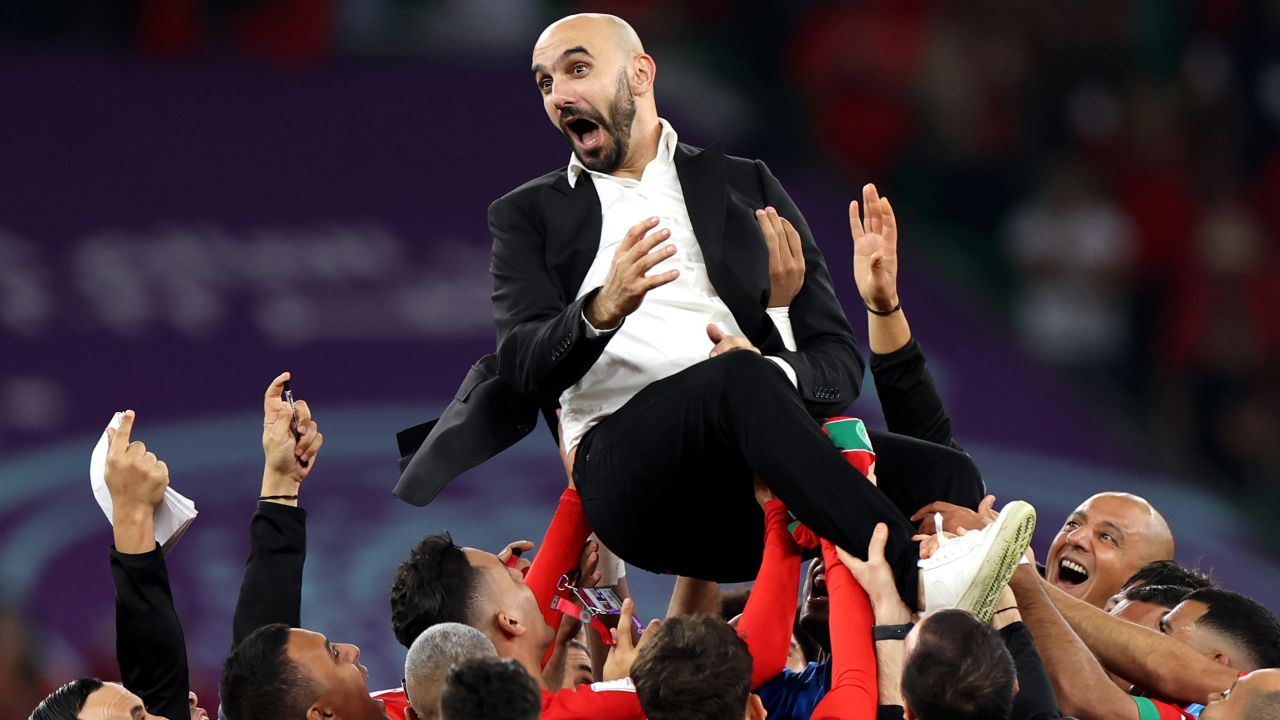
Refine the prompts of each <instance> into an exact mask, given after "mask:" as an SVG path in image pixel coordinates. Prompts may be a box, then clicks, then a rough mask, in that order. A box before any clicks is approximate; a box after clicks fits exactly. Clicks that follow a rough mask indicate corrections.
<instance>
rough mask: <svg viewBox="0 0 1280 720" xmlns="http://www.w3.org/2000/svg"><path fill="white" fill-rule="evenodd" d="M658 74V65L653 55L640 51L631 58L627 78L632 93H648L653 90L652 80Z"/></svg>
mask: <svg viewBox="0 0 1280 720" xmlns="http://www.w3.org/2000/svg"><path fill="white" fill-rule="evenodd" d="M657 75H658V66H657V64H656V63H654V61H653V57H651V56H649V55H646V54H645V53H640V54H638V55H636V56H634V57H632V58H631V71H630V73H629V75H628V78H627V79H628V80H629V81H630V83H631V94H632V95H648V94H649V93H652V92H653V80H654V78H655V77H657Z"/></svg>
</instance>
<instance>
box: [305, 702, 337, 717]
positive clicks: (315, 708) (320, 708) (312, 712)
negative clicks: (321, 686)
mask: <svg viewBox="0 0 1280 720" xmlns="http://www.w3.org/2000/svg"><path fill="white" fill-rule="evenodd" d="M333 715H334V713H333V709H332V708H330V707H329V706H328V705H322V704H321V701H320V700H317V701H315V702H314V703H312V704H311V707H309V708H307V720H333Z"/></svg>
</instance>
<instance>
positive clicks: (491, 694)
mask: <svg viewBox="0 0 1280 720" xmlns="http://www.w3.org/2000/svg"><path fill="white" fill-rule="evenodd" d="M541 714H542V693H541V691H539V690H538V684H537V683H536V682H534V680H533V678H532V677H530V676H529V673H528V671H526V670H525V669H524V668H523V667H522V666H521V665H520V663H518V662H516V661H515V660H512V659H510V658H507V659H503V658H477V659H474V660H467V661H466V662H462V663H459V664H457V665H455V666H454V667H453V669H452V670H450V671H449V677H448V679H447V680H446V681H445V686H444V694H443V695H441V696H440V715H441V718H442V720H538V717H539V716H540V715H541Z"/></svg>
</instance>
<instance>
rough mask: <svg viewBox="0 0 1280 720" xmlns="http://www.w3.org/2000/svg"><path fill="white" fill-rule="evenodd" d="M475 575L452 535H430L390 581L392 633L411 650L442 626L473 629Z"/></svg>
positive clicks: (411, 551)
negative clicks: (421, 637)
mask: <svg viewBox="0 0 1280 720" xmlns="http://www.w3.org/2000/svg"><path fill="white" fill-rule="evenodd" d="M475 585H476V572H475V568H473V567H471V563H470V562H468V561H467V556H466V555H465V554H464V553H463V552H462V548H460V547H458V546H457V545H454V544H453V538H452V537H450V536H449V533H447V532H442V533H438V534H435V535H427V536H426V537H424V538H422V540H421V541H419V542H418V544H417V545H416V546H415V547H414V548H413V549H412V550H410V551H409V557H407V558H405V560H404V562H402V563H400V567H399V568H398V569H397V570H396V576H395V579H394V580H392V581H391V629H392V630H394V631H395V634H396V640H399V641H400V644H401V645H404V646H405V647H409V646H411V645H413V641H414V640H416V639H417V638H418V635H420V634H422V631H423V630H426V629H427V628H429V627H431V626H432V625H435V624H437V623H442V622H456V623H462V624H463V625H471V624H472V623H471V606H472V603H473V600H474V595H475Z"/></svg>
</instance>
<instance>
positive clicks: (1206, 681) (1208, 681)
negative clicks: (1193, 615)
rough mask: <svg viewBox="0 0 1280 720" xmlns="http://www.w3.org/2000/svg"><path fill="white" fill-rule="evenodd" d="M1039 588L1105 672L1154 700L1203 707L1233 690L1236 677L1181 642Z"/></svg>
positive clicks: (1056, 591)
mask: <svg viewBox="0 0 1280 720" xmlns="http://www.w3.org/2000/svg"><path fill="white" fill-rule="evenodd" d="M1041 587H1043V588H1044V591H1045V592H1046V593H1047V594H1048V596H1049V599H1050V600H1052V601H1053V604H1054V605H1055V606H1056V607H1057V608H1058V611H1059V612H1061V613H1062V615H1063V617H1065V618H1066V620H1067V622H1068V623H1070V624H1071V628H1072V629H1073V630H1075V631H1076V634H1077V635H1079V636H1080V639H1081V640H1083V641H1084V644H1085V645H1087V646H1088V648H1089V650H1091V651H1093V653H1094V654H1095V655H1097V656H1098V659H1099V660H1101V661H1102V664H1103V665H1104V666H1106V668H1107V669H1108V670H1110V671H1111V672H1113V673H1115V674H1117V675H1119V676H1120V677H1122V678H1124V679H1126V680H1129V681H1130V682H1132V683H1134V684H1135V685H1137V686H1138V687H1140V688H1142V689H1143V690H1146V691H1147V692H1148V693H1151V694H1152V695H1154V696H1157V697H1162V698H1167V699H1169V700H1178V701H1180V702H1183V703H1204V702H1205V700H1206V699H1207V698H1208V697H1209V695H1210V694H1211V693H1216V692H1222V691H1223V690H1225V689H1226V688H1228V687H1231V684H1232V683H1234V682H1235V681H1236V677H1237V676H1238V675H1239V671H1238V670H1236V669H1233V668H1229V667H1227V666H1226V665H1221V664H1219V663H1216V662H1214V661H1212V660H1210V659H1209V658H1207V657H1205V656H1203V655H1201V654H1200V653H1198V652H1196V651H1195V650H1193V649H1192V648H1191V646H1190V645H1187V644H1186V643H1184V642H1182V641H1180V640H1175V639H1174V638H1171V637H1168V636H1166V635H1163V634H1161V633H1159V632H1156V631H1155V630H1152V629H1150V628H1146V627H1143V626H1141V625H1136V624H1134V623H1131V622H1126V621H1124V620H1121V619H1119V618H1116V617H1112V616H1111V615H1108V614H1107V613H1105V612H1103V611H1101V610H1099V609H1098V608H1096V607H1094V606H1092V605H1089V604H1088V603H1085V602H1084V601H1082V600H1077V599H1076V598H1074V597H1071V596H1070V595H1068V594H1066V593H1065V592H1063V591H1062V590H1060V589H1058V588H1056V587H1054V586H1052V585H1049V584H1048V583H1045V582H1043V581H1041Z"/></svg>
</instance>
